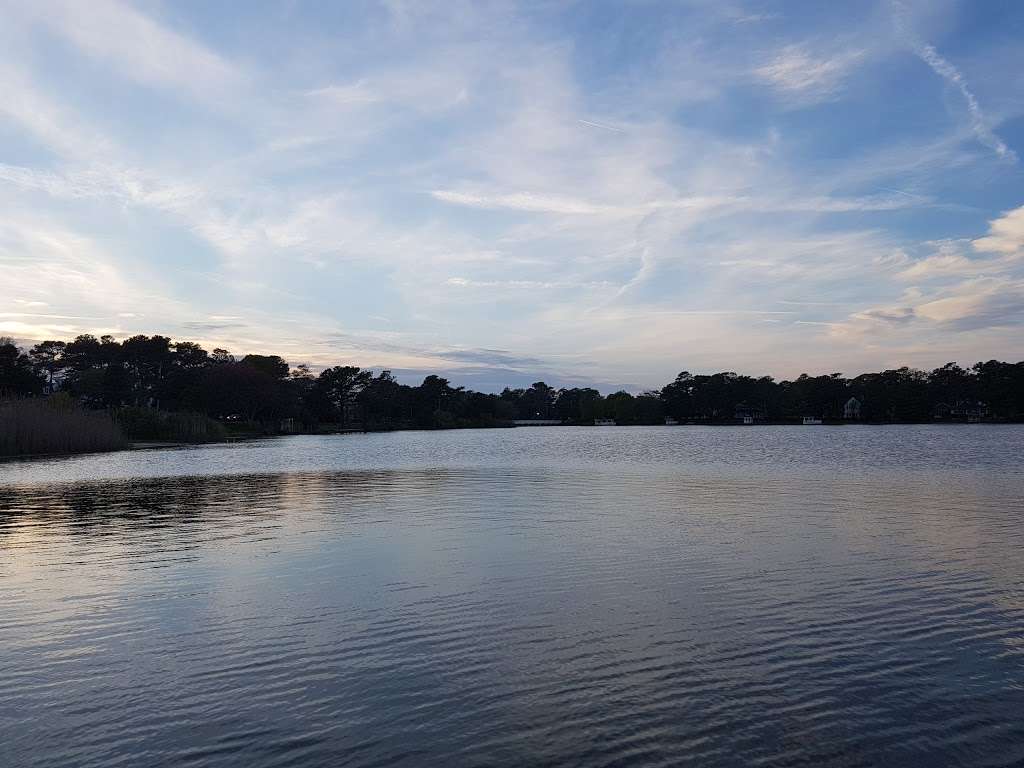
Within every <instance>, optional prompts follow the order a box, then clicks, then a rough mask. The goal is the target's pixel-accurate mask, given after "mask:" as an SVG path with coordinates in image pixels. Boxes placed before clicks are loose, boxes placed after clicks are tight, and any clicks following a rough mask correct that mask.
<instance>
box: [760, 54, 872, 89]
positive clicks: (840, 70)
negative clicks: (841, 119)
mask: <svg viewBox="0 0 1024 768" xmlns="http://www.w3.org/2000/svg"><path fill="white" fill-rule="evenodd" d="M864 57H865V51H863V50H859V49H854V50H847V51H842V52H840V53H835V54H817V53H812V52H811V51H810V50H809V49H808V47H807V46H805V45H799V44H793V45H787V46H785V47H784V48H783V49H782V50H781V51H779V52H778V53H777V54H775V56H773V57H772V59H771V60H770V61H769V62H767V63H766V64H763V65H762V66H760V67H758V68H757V69H755V70H754V74H755V75H756V76H757V77H758V78H760V79H761V80H764V81H765V82H767V83H769V84H770V85H773V86H774V87H776V88H778V89H779V90H781V91H783V92H787V93H789V94H792V95H796V96H799V97H801V98H808V99H815V100H818V99H825V98H829V97H831V96H833V95H834V94H835V93H836V92H837V91H838V90H839V88H840V86H841V85H842V81H843V80H844V79H845V78H846V76H847V75H848V74H849V73H850V71H851V70H852V69H853V68H854V67H856V66H857V65H858V64H859V63H860V62H861V61H862V60H863V59H864Z"/></svg>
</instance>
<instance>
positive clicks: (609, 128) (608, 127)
mask: <svg viewBox="0 0 1024 768" xmlns="http://www.w3.org/2000/svg"><path fill="white" fill-rule="evenodd" d="M576 122H577V123H583V124H584V125H592V126H593V127H594V128H604V129H605V130H606V131H611V132H612V133H625V131H624V130H623V129H622V128H616V127H615V126H614V125H606V124H605V123H596V122H594V121H593V120H584V119H582V118H579V119H577V120H576Z"/></svg>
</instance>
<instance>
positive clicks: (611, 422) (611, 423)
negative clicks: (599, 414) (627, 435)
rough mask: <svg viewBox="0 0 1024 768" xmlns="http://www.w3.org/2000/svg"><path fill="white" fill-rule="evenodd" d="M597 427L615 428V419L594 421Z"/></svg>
mask: <svg viewBox="0 0 1024 768" xmlns="http://www.w3.org/2000/svg"><path fill="white" fill-rule="evenodd" d="M594 426H595V427H614V426H615V419H594Z"/></svg>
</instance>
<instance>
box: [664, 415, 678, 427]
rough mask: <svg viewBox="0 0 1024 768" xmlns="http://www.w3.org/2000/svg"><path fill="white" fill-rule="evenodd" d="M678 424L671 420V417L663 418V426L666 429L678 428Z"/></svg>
mask: <svg viewBox="0 0 1024 768" xmlns="http://www.w3.org/2000/svg"><path fill="white" fill-rule="evenodd" d="M678 424H679V422H678V421H676V420H675V419H673V418H672V417H671V416H666V417H665V426H666V427H675V426H678Z"/></svg>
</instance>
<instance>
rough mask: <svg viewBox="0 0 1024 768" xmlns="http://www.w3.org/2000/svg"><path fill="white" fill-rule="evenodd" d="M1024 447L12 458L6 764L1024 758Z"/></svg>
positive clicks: (368, 443) (977, 442)
mask: <svg viewBox="0 0 1024 768" xmlns="http://www.w3.org/2000/svg"><path fill="white" fill-rule="evenodd" d="M1022 456H1024V428H1022V427H1016V426H1005V427H1001V426H983V425H978V426H958V427H952V426H949V427H942V426H921V427H914V426H911V427H747V428H701V427H675V428H668V427H667V428H622V427H620V428H614V427H609V428H590V429H581V428H576V429H573V428H535V429H516V430H484V431H454V432H403V433H393V434H375V435H345V436H331V437H291V438H282V439H276V440H267V441H261V442H254V443H239V444H232V445H221V446H205V447H198V448H182V449H168V450H148V451H134V452H124V453H116V454H106V455H92V456H84V457H77V458H62V459H56V460H45V461H26V462H8V463H4V464H0V765H3V766H5V768H20V767H21V766H61V767H62V768H64V767H66V766H133V767H134V766H172V765H173V766H189V765H195V766H204V767H206V766H213V767H220V766H246V767H247V768H248V767H250V766H288V765H294V766H384V765H406V766H422V765H436V764H442V765H447V766H522V765H580V766H584V765H585V766H613V765H616V766H626V765H664V766H670V765H695V766H697V765H699V766H718V765H723V766H725V765H766V766H767V765H771V766H797V765H804V766H950V765H962V766H997V765H999V766H1010V765H1018V766H1019V765H1022V764H1024V469H1022Z"/></svg>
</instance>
